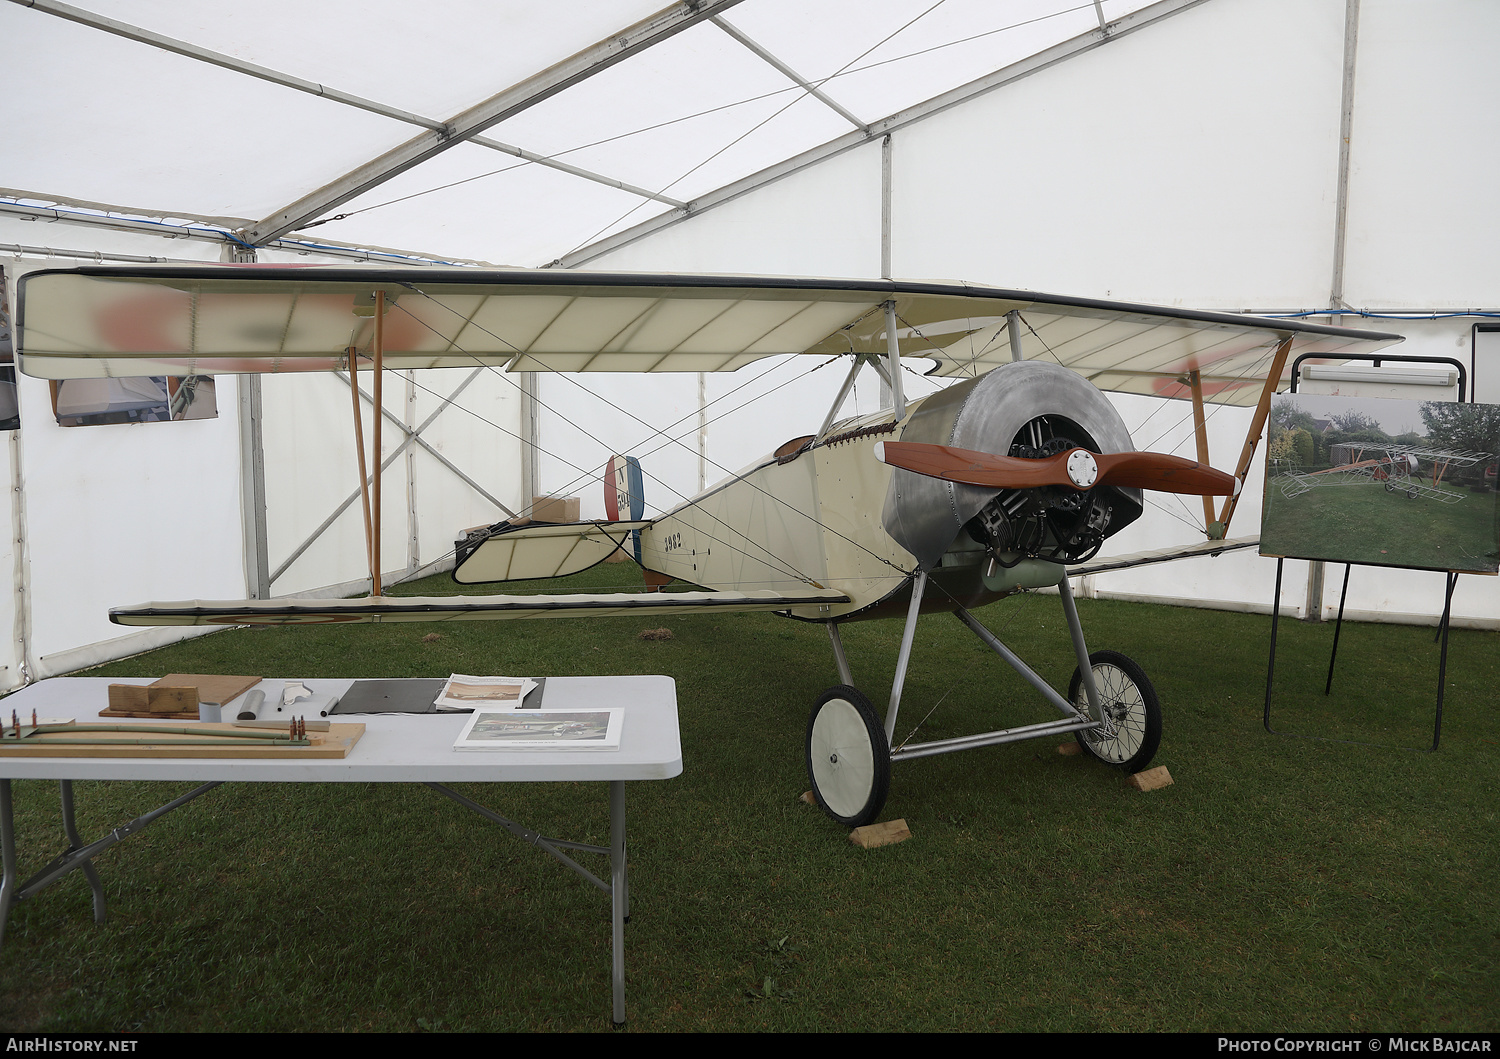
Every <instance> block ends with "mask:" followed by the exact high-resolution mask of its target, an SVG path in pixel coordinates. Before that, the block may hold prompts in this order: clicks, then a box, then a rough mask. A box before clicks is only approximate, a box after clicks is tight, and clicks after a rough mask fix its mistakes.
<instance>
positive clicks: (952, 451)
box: [875, 441, 1240, 496]
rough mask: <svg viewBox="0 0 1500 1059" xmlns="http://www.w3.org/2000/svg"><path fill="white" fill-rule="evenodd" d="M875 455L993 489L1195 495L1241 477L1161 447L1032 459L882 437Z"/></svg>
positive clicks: (1221, 490) (1231, 490)
mask: <svg viewBox="0 0 1500 1059" xmlns="http://www.w3.org/2000/svg"><path fill="white" fill-rule="evenodd" d="M875 458H876V459H877V460H879V461H880V462H881V463H888V464H890V465H891V466H892V467H901V468H904V469H905V470H908V471H913V472H915V473H917V474H925V475H927V476H928V477H931V478H941V479H943V480H944V481H948V482H963V483H964V484H966V485H982V486H990V487H991V488H996V489H1034V488H1036V487H1037V486H1043V485H1061V486H1066V487H1068V488H1069V489H1076V490H1078V491H1079V492H1082V491H1083V490H1085V489H1092V488H1093V487H1094V486H1096V485H1114V486H1120V487H1122V488H1126V489H1155V490H1158V491H1160V492H1163V493H1191V494H1194V495H1197V496H1234V495H1236V494H1237V493H1239V491H1240V483H1239V479H1237V478H1235V477H1234V476H1233V475H1230V474H1225V473H1224V472H1223V471H1216V470H1214V469H1213V468H1212V467H1206V466H1204V465H1203V464H1201V463H1194V462H1193V461H1192V460H1185V459H1183V458H1182V457H1181V456H1168V455H1166V454H1165V453H1160V452H1105V453H1099V452H1090V451H1089V450H1088V449H1069V450H1067V451H1066V452H1059V453H1058V454H1057V455H1055V456H1045V457H1043V458H1041V459H1036V460H1032V459H1024V458H1022V457H1019V456H996V455H993V454H991V453H988V452H975V451H974V450H973V449H956V448H953V447H951V446H949V445H927V444H923V443H922V442H916V441H882V442H876V444H875Z"/></svg>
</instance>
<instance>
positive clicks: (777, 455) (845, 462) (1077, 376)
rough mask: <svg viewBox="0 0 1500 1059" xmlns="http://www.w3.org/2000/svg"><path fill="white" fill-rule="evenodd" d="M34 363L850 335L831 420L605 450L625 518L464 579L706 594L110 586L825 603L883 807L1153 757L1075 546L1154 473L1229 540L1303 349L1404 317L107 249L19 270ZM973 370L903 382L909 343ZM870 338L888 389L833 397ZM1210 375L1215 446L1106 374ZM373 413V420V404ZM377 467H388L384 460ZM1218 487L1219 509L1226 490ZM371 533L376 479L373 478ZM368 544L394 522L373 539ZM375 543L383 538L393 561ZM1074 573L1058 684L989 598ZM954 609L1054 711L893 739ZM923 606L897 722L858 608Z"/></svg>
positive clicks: (1212, 545) (517, 357)
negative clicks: (143, 257) (692, 485)
mask: <svg viewBox="0 0 1500 1059" xmlns="http://www.w3.org/2000/svg"><path fill="white" fill-rule="evenodd" d="M19 293H20V318H19V321H18V324H19V326H18V334H19V344H18V349H19V352H20V361H21V367H22V370H23V371H24V372H26V373H28V374H32V375H39V376H43V377H47V378H81V377H91V376H121V375H191V374H199V375H201V374H212V373H221V372H231V373H233V372H288V371H326V370H336V369H352V370H357V369H358V368H359V366H360V364H361V362H369V363H370V364H371V366H373V367H375V368H376V369H377V376H376V377H377V378H378V377H379V371H378V369H380V368H381V367H390V368H419V367H420V368H428V367H444V366H473V365H475V364H489V365H495V366H499V367H504V368H505V369H506V370H508V371H569V372H573V371H577V372H587V371H636V372H672V371H693V372H697V371H732V370H734V369H736V368H739V367H742V366H743V365H746V364H749V363H752V362H754V361H756V360H759V359H761V358H764V357H770V356H776V355H780V354H821V355H823V356H825V357H826V356H829V355H842V356H847V357H848V358H849V360H850V362H851V363H850V367H849V374H848V376H847V378H846V379H845V381H844V385H843V387H842V389H841V390H840V392H839V395H838V398H837V399H836V400H835V402H834V404H833V407H832V408H831V409H830V410H829V412H828V415H827V417H826V418H825V420H824V422H823V423H822V425H821V426H820V427H819V428H818V429H817V430H816V431H814V432H813V433H809V434H805V435H802V436H799V437H795V438H792V439H791V440H789V441H787V442H786V443H785V444H784V445H782V446H781V447H780V448H778V449H777V450H776V451H775V452H774V453H771V454H770V455H768V456H766V457H765V458H764V459H762V460H760V461H757V462H756V463H755V464H753V465H752V466H751V467H750V468H749V469H748V470H746V471H743V472H741V473H739V474H737V475H734V476H732V477H731V478H729V479H727V480H725V481H723V482H720V483H719V484H718V485H715V486H714V487H712V488H710V489H708V490H707V491H705V492H704V493H703V494H701V495H700V496H697V497H694V498H692V499H691V500H689V501H687V502H686V503H684V504H681V505H680V506H678V507H676V508H674V509H673V510H670V511H667V512H666V513H664V514H662V515H659V516H657V517H655V518H646V517H644V514H645V512H644V505H643V503H642V497H641V492H642V490H641V485H640V468H639V465H638V464H635V463H634V461H630V460H624V459H620V458H618V457H617V458H616V459H615V460H613V461H612V466H611V467H610V468H609V469H608V471H607V472H606V478H607V480H606V482H605V488H606V496H607V499H608V500H609V501H610V503H609V513H610V518H609V520H608V521H602V522H582V523H575V524H563V525H536V524H532V525H526V526H519V527H518V526H513V525H511V524H509V523H500V524H497V525H496V526H493V527H490V528H489V529H486V530H481V531H479V532H477V533H473V534H470V535H469V536H467V537H466V538H465V539H464V540H462V541H460V542H459V543H458V548H457V563H456V566H455V570H454V577H455V578H456V579H457V580H458V581H460V582H463V583H488V582H503V581H510V580H522V579H527V580H529V579H534V578H537V577H558V576H563V575H566V574H569V573H573V572H576V571H578V570H581V569H584V568H586V567H588V566H591V565H593V564H594V563H597V562H600V561H602V560H603V559H605V558H606V557H608V556H609V555H610V554H612V553H613V552H615V551H616V550H618V549H621V548H624V549H626V550H628V551H629V552H631V554H632V555H633V556H634V558H635V559H636V560H637V561H638V562H639V563H640V564H641V566H642V567H643V568H644V569H645V570H646V571H647V576H648V582H651V583H652V586H653V587H659V586H661V585H664V584H665V583H667V582H670V581H673V580H676V581H681V582H685V583H687V584H689V585H693V586H697V587H698V588H699V589H701V591H696V590H695V591H651V592H645V593H608V594H602V595H600V594H589V595H540V596H538V595H520V596H517V595H510V596H505V595H500V596H459V597H437V598H419V597H401V598H387V597H381V596H379V595H378V591H379V580H378V578H375V579H372V580H373V583H374V585H375V587H376V593H377V594H376V595H374V596H372V597H371V598H366V599H348V600H323V599H319V600H288V599H276V600H242V601H234V600H231V601H205V600H192V601H185V602H179V603H148V604H143V605H140V606H134V607H121V608H117V609H115V610H112V611H111V618H112V619H113V620H114V621H116V622H119V623H121V624H128V625H177V624H226V625H235V624H268V623H269V624H281V623H297V622H359V621H365V622H376V621H448V620H459V619H500V618H533V617H556V616H574V617H576V616H584V615H589V614H595V615H621V614H632V613H639V612H644V611H654V612H661V613H681V612H690V611H704V610H716V609H717V610H771V611H775V612H778V613H782V614H785V615H787V616H789V617H791V618H796V619H801V620H804V621H813V622H820V623H823V624H824V625H825V626H826V628H827V630H828V634H829V638H830V640H831V642H832V646H833V653H834V658H835V660H836V663H837V667H838V672H839V678H840V680H841V683H840V684H838V685H836V686H834V687H832V688H830V689H829V690H828V691H826V692H824V693H823V695H822V696H820V697H819V699H818V700H817V702H816V703H815V705H814V707H813V711H812V715H811V718H810V719H809V722H808V728H807V741H806V747H807V760H808V771H809V775H810V778H811V781H812V784H813V789H814V792H815V793H816V795H817V798H818V801H819V803H820V804H821V805H822V806H823V808H824V809H825V810H827V812H828V813H830V814H831V815H832V816H834V817H835V818H836V819H838V820H840V821H842V822H844V823H847V824H855V825H857V824H863V823H868V822H870V821H871V820H873V819H874V818H875V817H876V815H877V814H878V813H879V812H880V809H881V808H882V806H883V804H884V801H885V798H886V793H887V790H888V788H889V782H890V766H891V763H892V762H893V761H899V760H905V759H908V758H916V757H923V756H927V755H931V754H940V753H948V752H951V751H955V750H960V749H966V748H971V747H979V746H986V745H992V744H998V743H1008V742H1014V741H1017V740H1020V739H1029V738H1038V737H1048V736H1050V737H1056V736H1059V735H1062V734H1064V733H1072V734H1073V735H1074V736H1075V738H1077V740H1078V742H1079V743H1080V744H1081V745H1082V746H1083V747H1084V749H1085V750H1087V751H1088V752H1089V753H1091V754H1093V755H1094V756H1095V757H1097V758H1099V759H1101V760H1103V761H1105V762H1107V763H1109V764H1112V765H1117V766H1120V767H1123V768H1126V769H1130V770H1138V769H1140V768H1143V767H1145V765H1146V764H1147V763H1148V762H1149V761H1150V759H1151V757H1152V755H1153V754H1154V753H1155V751H1156V748H1157V745H1158V742H1159V740H1160V735H1161V714H1160V710H1159V707H1158V704H1157V700H1156V695H1155V693H1154V691H1153V690H1152V688H1151V685H1150V682H1149V681H1148V680H1147V679H1146V677H1145V674H1144V673H1143V672H1142V671H1141V669H1140V667H1139V666H1137V665H1136V664H1135V663H1134V662H1132V661H1131V660H1130V659H1128V658H1126V657H1124V656H1123V655H1119V654H1116V653H1114V652H1110V651H1099V652H1096V653H1094V654H1092V655H1091V654H1090V653H1089V651H1088V649H1087V647H1086V646H1085V643H1084V637H1083V630H1082V627H1081V625H1080V623H1079V621H1078V615H1077V611H1076V609H1075V607H1074V605H1073V600H1072V596H1071V594H1070V591H1069V585H1068V579H1067V570H1068V567H1069V565H1070V564H1078V563H1081V562H1083V561H1085V560H1087V559H1089V558H1090V557H1091V556H1093V555H1094V553H1095V552H1097V551H1098V550H1099V548H1100V546H1101V545H1102V544H1103V542H1104V541H1105V540H1106V539H1108V538H1109V537H1110V536H1112V535H1113V534H1115V533H1117V532H1119V531H1120V530H1121V529H1122V528H1124V527H1125V526H1127V525H1129V524H1130V523H1131V522H1132V521H1133V520H1135V519H1136V518H1137V517H1138V516H1139V515H1140V514H1141V510H1142V498H1141V491H1142V490H1143V489H1154V490H1164V491H1169V492H1177V493H1188V494H1197V495H1201V496H1203V497H1204V500H1203V505H1204V517H1205V531H1206V535H1207V536H1208V537H1209V538H1210V539H1209V540H1208V541H1207V542H1205V544H1203V545H1201V546H1200V549H1201V550H1203V551H1208V550H1214V549H1217V548H1223V547H1225V546H1226V542H1225V540H1224V539H1223V538H1224V536H1225V533H1226V531H1227V528H1228V525H1229V523H1230V520H1231V519H1232V517H1233V512H1234V506H1235V503H1236V501H1237V499H1238V493H1239V489H1240V486H1241V485H1242V484H1243V482H1244V479H1245V476H1246V474H1247V473H1248V471H1249V468H1250V460H1251V456H1252V454H1253V452H1254V449H1255V445H1256V443H1257V441H1258V439H1259V437H1260V432H1261V430H1262V429H1263V427H1264V423H1265V417H1266V413H1267V411H1268V409H1269V404H1270V398H1271V395H1272V393H1274V391H1275V388H1276V384H1277V382H1278V381H1279V380H1280V378H1281V375H1282V372H1283V369H1284V366H1285V364H1286V363H1287V357H1288V356H1289V355H1290V354H1291V353H1293V352H1296V353H1298V354H1308V353H1311V354H1316V355H1326V356H1328V357H1329V358H1330V359H1333V360H1337V359H1338V356H1339V354H1340V353H1341V352H1343V351H1345V350H1349V351H1359V352H1368V351H1369V350H1370V349H1372V348H1376V347H1378V346H1379V345H1383V344H1387V343H1391V342H1397V341H1400V336H1398V335H1390V334H1379V333H1374V332H1368V331H1357V330H1351V329H1347V328H1338V327H1327V326H1320V325H1315V324H1309V323H1305V322H1302V321H1290V320H1271V319H1263V318H1256V317H1246V316H1238V315H1232V314H1226V313H1212V312H1196V311H1191V310H1184V309H1174V308H1160V307H1153V306H1145V305H1132V304H1124V303H1119V302H1105V301H1096V300H1091V299H1082V298H1065V297H1058V296H1055V295H1046V294H1037V293H1032V292H1025V291H1011V290H998V289H994V288H987V287H978V286H973V285H967V284H940V283H910V282H899V281H861V280H828V279H787V278H774V277H750V276H704V275H642V274H606V273H588V272H567V271H560V270H540V271H527V270H504V271H480V270H474V269H446V270H445V269H391V268H379V267H374V268H366V267H359V268H350V267H335V266H310V267H298V268H277V267H266V266H257V265H243V266H158V267H136V268H123V267H103V266H101V267H93V268H78V269H70V270H56V271H45V272H34V273H31V274H30V275H28V276H25V277H23V278H22V280H21V282H20V288H19ZM903 357H904V358H909V359H911V358H921V359H925V360H928V361H930V362H931V363H932V368H931V371H930V372H929V374H936V375H938V376H942V377H946V378H951V379H954V380H956V381H955V382H954V383H953V384H952V385H951V386H949V387H948V388H946V389H944V390H942V391H940V392H938V393H936V394H934V395H932V396H930V397H927V398H925V399H924V400H921V401H913V402H910V403H908V402H906V401H905V399H904V397H903V393H902V385H901V379H902V376H901V372H902V370H903V369H902V365H901V358H903ZM865 365H868V366H870V367H871V368H873V369H874V370H876V371H877V372H879V373H880V374H882V376H883V377H884V378H885V379H886V381H887V382H888V383H889V385H890V389H891V392H892V396H893V406H892V407H891V408H888V409H885V410H883V411H881V412H877V413H874V414H872V415H867V416H863V417H859V418H854V419H844V420H837V418H836V417H837V414H838V410H839V408H840V406H841V405H842V404H843V401H844V399H845V397H846V396H847V395H848V393H849V390H850V387H851V386H852V384H853V382H854V378H855V375H856V374H857V373H858V371H859V370H860V369H861V367H862V366H865ZM1101 390H1113V391H1121V392H1129V393H1139V394H1150V395H1156V396H1161V397H1173V398H1184V399H1190V400H1191V401H1192V402H1193V409H1194V414H1195V422H1196V425H1197V428H1198V446H1199V447H1198V459H1197V460H1196V461H1194V460H1187V459H1183V458H1181V457H1177V456H1170V455H1165V454H1159V453H1150V452H1137V451H1134V446H1133V445H1132V443H1131V439H1130V436H1129V433H1128V432H1127V430H1126V428H1125V425H1124V423H1123V421H1122V420H1121V418H1120V416H1119V414H1118V413H1117V412H1116V411H1115V409H1114V407H1113V406H1112V405H1111V404H1110V402H1109V401H1108V400H1107V399H1106V398H1105V396H1104V395H1103V394H1102V393H1101V392H1100V391H1101ZM1205 402H1210V403H1228V404H1239V405H1246V406H1254V407H1255V408H1256V413H1255V415H1254V416H1253V418H1252V423H1251V430H1250V432H1249V434H1248V435H1247V437H1246V440H1245V445H1244V448H1243V449H1242V451H1241V453H1240V457H1239V461H1238V464H1237V467H1236V469H1235V472H1234V473H1233V474H1227V473H1224V472H1222V471H1216V470H1213V469H1212V468H1210V467H1209V466H1208V460H1207V451H1206V450H1207V442H1206V433H1205V431H1204V429H1203V405H1204V403H1205ZM376 421H377V423H378V421H379V417H378V416H377V417H376ZM375 480H376V483H377V488H378V475H377V476H376V479H375ZM1212 496H1223V497H1225V500H1224V502H1223V504H1222V506H1221V507H1220V509H1219V510H1218V512H1217V514H1215V511H1214V508H1213V506H1212V502H1211V501H1210V499H1209V498H1210V497H1212ZM374 517H375V520H376V521H375V525H376V532H375V534H374V540H375V541H377V542H378V539H379V533H378V518H379V503H378V494H377V501H376V503H375V505H374ZM371 550H372V552H373V551H374V548H373V547H372V549H371ZM373 566H374V568H375V569H378V568H379V564H378V553H377V554H376V555H375V559H374V562H373ZM1052 586H1055V587H1056V588H1057V589H1058V591H1059V594H1060V599H1061V603H1062V607H1063V611H1064V614H1065V616H1066V618H1067V623H1068V628H1069V631H1070V633H1071V636H1072V641H1073V646H1074V649H1075V652H1076V654H1077V658H1078V669H1077V671H1075V673H1074V675H1073V679H1072V682H1071V685H1070V687H1069V688H1068V691H1067V694H1066V695H1063V694H1061V693H1059V692H1058V691H1056V690H1054V689H1053V688H1052V687H1051V686H1049V685H1048V683H1047V682H1046V681H1045V680H1044V679H1043V678H1042V677H1040V676H1039V675H1037V674H1036V673H1035V672H1034V671H1032V670H1031V669H1030V668H1029V667H1028V666H1027V665H1026V664H1025V663H1024V662H1023V661H1022V660H1021V659H1020V658H1018V657H1017V656H1016V655H1015V654H1014V653H1013V652H1012V651H1011V650H1010V649H1009V648H1008V647H1006V646H1005V644H1003V643H1002V642H1001V641H1000V640H999V639H997V638H996V637H995V636H994V635H993V634H992V633H991V632H990V631H989V630H988V629H986V628H985V627H984V626H983V625H981V624H980V623H979V621H978V620H977V619H975V618H974V617H973V615H972V614H971V613H970V611H971V610H973V609H974V608H976V607H979V606H981V605H983V604H985V603H988V602H991V601H993V600H996V599H1000V598H1002V597H1004V596H1006V595H1009V594H1011V593H1014V592H1017V591H1020V590H1023V589H1028V588H1038V587H1052ZM934 610H945V611H951V612H952V613H954V614H956V615H957V616H958V618H959V619H960V620H961V621H963V622H964V623H965V624H966V625H967V626H969V628H971V629H972V630H973V631H974V632H975V634H976V635H978V636H979V637H980V638H981V639H982V640H983V641H984V642H985V643H987V644H988V645H989V646H990V647H991V648H993V649H994V651H995V652H996V653H997V654H999V655H1000V656H1001V657H1002V658H1003V659H1004V660H1005V661H1006V662H1007V663H1008V664H1010V665H1011V666H1012V667H1014V668H1015V669H1016V671H1017V672H1018V673H1020V674H1021V675H1022V676H1023V677H1024V678H1025V679H1026V680H1027V681H1028V682H1029V683H1030V684H1032V686H1034V687H1035V688H1036V689H1037V691H1038V692H1039V693H1040V694H1041V695H1042V697H1043V698H1044V699H1045V700H1046V701H1048V702H1050V703H1051V704H1052V705H1053V706H1054V707H1055V708H1056V709H1057V710H1058V712H1059V713H1060V714H1061V716H1060V717H1059V718H1057V719H1054V720H1050V721H1043V722H1039V723H1032V724H1024V725H1020V726H1016V727H1011V728H1007V729H1003V730H999V731H992V732H986V733H982V734H978V735H973V736H967V737H962V738H955V739H944V740H938V741H932V742H927V743H922V744H916V745H913V744H911V743H909V742H908V743H903V744H902V745H900V746H897V747H895V748H892V746H891V737H892V735H893V733H894V731H895V723H896V716H897V710H898V707H899V705H900V700H901V693H902V687H903V685H904V682H905V675H906V669H907V663H908V661H909V658H910V654H911V649H912V641H913V634H914V632H915V627H916V619H917V616H918V614H919V613H921V612H923V611H934ZM888 615H889V616H900V617H903V618H904V622H905V625H904V629H903V635H902V639H901V646H900V650H899V654H898V657H897V661H896V674H895V680H894V682H893V686H892V689H891V694H890V699H889V704H888V707H887V710H886V715H885V718H884V721H883V723H882V721H881V719H879V718H878V717H877V715H876V712H875V709H874V707H873V705H872V704H871V702H870V701H869V699H867V698H866V696H865V695H864V694H862V693H861V692H860V691H859V690H857V689H856V687H855V686H854V678H853V675H852V674H851V672H850V670H849V665H848V663H847V661H846V660H845V658H844V653H843V649H842V647H841V644H840V640H839V625H840V624H841V623H842V622H846V621H854V620H860V619H865V618H878V617H885V616H888Z"/></svg>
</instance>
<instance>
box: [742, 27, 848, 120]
mask: <svg viewBox="0 0 1500 1059" xmlns="http://www.w3.org/2000/svg"><path fill="white" fill-rule="evenodd" d="M713 24H714V25H716V26H718V27H719V28H720V29H721V30H723V31H724V32H725V33H727V34H729V35H730V36H731V37H733V38H734V39H735V40H736V41H738V42H739V43H740V44H742V45H744V47H746V48H748V49H749V50H750V51H751V52H753V53H754V54H755V56H756V57H757V58H759V59H760V60H761V61H762V62H765V63H767V64H768V65H770V66H772V67H774V68H775V70H776V72H777V73H779V74H781V75H782V76H783V77H786V78H789V79H790V80H792V81H794V82H796V84H797V85H798V86H799V87H800V88H801V89H802V90H803V91H804V92H806V93H807V94H808V95H810V96H812V97H813V98H814V99H816V100H817V101H818V102H819V103H822V104H823V105H824V106H825V107H827V108H828V109H829V110H832V111H833V112H834V113H835V114H837V115H838V116H839V117H841V118H843V119H844V120H845V121H847V122H848V123H849V124H850V125H853V126H854V127H855V128H856V129H859V130H860V131H861V132H864V133H868V132H869V131H870V127H869V126H868V125H866V124H865V123H864V122H862V121H860V120H859V119H858V118H857V117H855V116H854V115H853V114H851V113H850V112H849V111H848V110H846V109H845V108H844V107H843V106H841V105H840V104H839V103H838V101H837V100H835V99H833V98H831V97H830V96H829V95H828V94H827V93H825V92H824V91H823V90H822V89H821V88H819V87H818V86H817V85H815V84H813V83H812V82H811V81H809V80H808V79H807V78H805V77H803V76H802V75H801V74H799V73H798V72H797V71H796V70H793V69H792V68H791V67H790V66H788V65H787V64H786V63H784V62H782V61H781V60H780V59H778V58H777V57H776V56H775V55H774V54H773V53H772V52H770V51H769V50H767V49H766V48H765V47H763V46H762V45H761V44H759V43H757V42H756V41H755V40H754V39H753V38H751V37H750V36H749V35H748V34H746V33H745V32H744V31H743V30H741V29H739V28H737V27H736V26H733V25H731V24H730V23H729V22H728V21H726V20H725V19H724V18H722V17H720V16H718V15H715V16H714V18H713Z"/></svg>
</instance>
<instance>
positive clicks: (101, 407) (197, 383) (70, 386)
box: [52, 375, 219, 427]
mask: <svg viewBox="0 0 1500 1059" xmlns="http://www.w3.org/2000/svg"><path fill="white" fill-rule="evenodd" d="M52 412H53V414H54V415H56V416H57V423H58V425H59V426H64V427H84V426H99V425H101V424H104V423H167V422H176V421H178V420H184V419H216V418H217V417H218V415H219V407H218V399H217V397H216V394H215V387H214V380H213V378H212V376H208V375H189V376H187V377H185V378H176V377H175V376H167V375H144V376H140V377H138V378H121V379H61V380H56V379H54V380H53V382H52Z"/></svg>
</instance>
